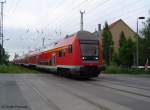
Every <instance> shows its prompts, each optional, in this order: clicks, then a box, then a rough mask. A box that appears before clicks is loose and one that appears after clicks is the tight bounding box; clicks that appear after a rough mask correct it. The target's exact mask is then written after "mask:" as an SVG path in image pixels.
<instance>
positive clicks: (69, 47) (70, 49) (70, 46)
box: [68, 45, 72, 53]
mask: <svg viewBox="0 0 150 110" xmlns="http://www.w3.org/2000/svg"><path fill="white" fill-rule="evenodd" d="M68 51H69V53H72V45H69V46H68Z"/></svg>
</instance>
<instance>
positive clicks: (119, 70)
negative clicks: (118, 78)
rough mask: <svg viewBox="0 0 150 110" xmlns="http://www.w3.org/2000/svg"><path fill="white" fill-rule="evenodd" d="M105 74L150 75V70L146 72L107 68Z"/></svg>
mask: <svg viewBox="0 0 150 110" xmlns="http://www.w3.org/2000/svg"><path fill="white" fill-rule="evenodd" d="M104 73H108V74H134V75H135V74H150V70H148V71H144V69H131V68H123V67H119V66H107V67H106V69H105V70H104Z"/></svg>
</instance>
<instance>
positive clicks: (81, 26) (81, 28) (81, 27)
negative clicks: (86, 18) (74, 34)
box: [80, 11, 85, 31]
mask: <svg viewBox="0 0 150 110" xmlns="http://www.w3.org/2000/svg"><path fill="white" fill-rule="evenodd" d="M84 13H85V11H83V12H82V11H80V14H81V23H80V30H81V31H83V14H84Z"/></svg>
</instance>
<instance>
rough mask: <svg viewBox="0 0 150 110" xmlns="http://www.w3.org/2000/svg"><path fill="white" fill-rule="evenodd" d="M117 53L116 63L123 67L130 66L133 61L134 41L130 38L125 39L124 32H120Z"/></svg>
mask: <svg viewBox="0 0 150 110" xmlns="http://www.w3.org/2000/svg"><path fill="white" fill-rule="evenodd" d="M119 45H120V47H119V53H118V54H119V55H118V62H117V63H118V64H120V65H122V66H124V67H131V66H132V65H133V62H134V53H135V43H134V42H133V41H132V39H131V38H129V39H128V40H127V39H126V37H125V35H124V32H123V31H122V32H121V33H120V40H119Z"/></svg>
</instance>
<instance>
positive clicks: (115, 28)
mask: <svg viewBox="0 0 150 110" xmlns="http://www.w3.org/2000/svg"><path fill="white" fill-rule="evenodd" d="M99 30H100V29H99ZM109 30H110V31H111V33H112V39H113V42H114V51H115V52H118V48H119V39H120V33H121V32H122V31H123V32H124V34H125V37H126V39H128V38H131V39H132V40H133V41H136V32H134V31H133V30H132V29H131V28H130V27H129V26H128V25H127V24H126V23H125V22H124V21H123V20H122V19H119V20H118V21H116V22H114V23H112V24H111V25H109ZM102 33H103V30H102V31H99V36H100V42H101V43H102Z"/></svg>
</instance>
